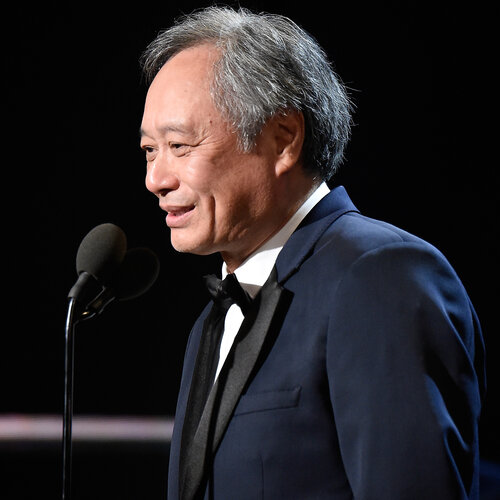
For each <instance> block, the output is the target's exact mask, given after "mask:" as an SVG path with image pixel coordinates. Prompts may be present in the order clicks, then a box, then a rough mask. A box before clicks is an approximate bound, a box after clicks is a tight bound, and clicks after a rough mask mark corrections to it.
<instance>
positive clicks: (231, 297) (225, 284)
mask: <svg viewBox="0 0 500 500" xmlns="http://www.w3.org/2000/svg"><path fill="white" fill-rule="evenodd" d="M204 279H205V284H206V286H207V289H208V292H209V293H210V295H211V296H212V299H213V300H214V302H215V303H216V304H218V305H219V306H220V307H221V308H222V309H224V310H227V309H229V308H230V307H231V305H232V304H237V305H238V306H239V307H240V308H241V310H242V312H243V314H246V312H247V310H248V307H249V306H250V304H251V302H252V299H251V298H250V296H249V295H248V293H247V292H246V291H245V290H243V288H242V287H241V285H240V283H239V281H238V278H236V275H235V274H228V275H227V276H226V277H225V278H224V279H223V280H221V279H219V278H217V276H215V275H213V274H210V275H208V276H204Z"/></svg>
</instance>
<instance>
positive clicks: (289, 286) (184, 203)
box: [141, 7, 484, 500]
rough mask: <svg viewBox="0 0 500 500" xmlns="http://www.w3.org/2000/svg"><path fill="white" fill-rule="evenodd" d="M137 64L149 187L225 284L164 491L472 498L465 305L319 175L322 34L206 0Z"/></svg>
mask: <svg viewBox="0 0 500 500" xmlns="http://www.w3.org/2000/svg"><path fill="white" fill-rule="evenodd" d="M143 64H144V70H145V73H146V75H147V76H148V78H149V80H150V81H151V85H150V87H149V90H148V95H147V98H146V103H145V109H144V116H143V121H142V138H141V146H142V148H143V149H144V151H145V152H146V158H147V176H146V185H147V188H148V189H149V190H150V191H151V192H153V193H154V194H155V195H156V196H157V197H158V199H159V203H160V207H161V208H162V209H163V210H165V211H166V212H167V217H166V223H167V225H168V226H169V227H170V229H171V241H172V245H173V246H174V248H176V249H177V250H178V251H180V252H191V253H195V254H202V255H206V254H211V253H214V252H220V254H221V256H222V258H223V260H224V266H223V270H222V275H223V277H226V275H227V276H229V278H228V280H226V282H227V281H229V282H230V283H231V286H232V287H233V288H234V289H236V290H239V297H237V298H236V299H235V300H236V303H234V304H232V305H231V306H230V308H229V310H228V311H227V313H225V310H223V307H222V306H221V305H218V304H219V303H218V302H214V305H212V304H209V305H208V306H207V308H206V309H205V310H204V311H203V312H202V314H201V316H200V317H199V318H198V320H197V321H196V323H195V325H194V327H193V330H192V332H191V335H190V338H189V341H188V345H187V350H186V355H185V364H184V369H183V375H182V381H181V387H180V393H179V398H178V405H177V411H176V416H175V429H174V434H173V438H172V444H171V455H170V470H169V485H168V489H169V498H170V499H172V500H173V499H177V498H182V499H192V498H216V499H239V500H240V499H247V498H248V499H256V498H272V499H287V500H290V499H312V498H315V499H323V498H324V499H326V498H329V499H330V498H333V499H348V498H356V499H369V498H370V499H384V500H388V499H395V500H396V499H397V500H402V499H410V498H411V499H440V500H443V499H451V498H453V499H456V498H477V485H478V436H477V420H478V416H479V412H480V407H481V399H482V393H483V384H484V380H483V372H484V367H483V344H482V338H481V332H480V327H479V324H478V321H477V319H476V316H475V313H474V310H473V308H472V305H471V304H470V301H469V299H468V296H467V294H466V292H465V290H464V289H463V287H462V285H461V283H460V281H459V279H458V277H457V276H456V274H455V273H454V271H453V269H451V267H450V265H449V264H448V263H447V261H446V260H445V258H444V257H443V256H442V255H441V254H440V253H439V252H438V251H437V250H436V249H435V248H433V247H432V246H431V245H429V244H428V243H426V242H424V241H422V240H420V239H418V238H416V237H415V236H413V235H410V234H408V233H406V232H404V231H402V230H400V229H398V228H395V227H393V226H391V225H389V224H386V223H383V222H380V221H375V220H372V219H369V218H367V217H365V216H363V215H361V214H360V213H359V212H358V210H357V209H356V207H355V206H354V205H353V204H352V202H351V201H350V199H349V198H348V196H347V193H346V192H345V190H344V189H343V188H342V187H337V188H335V189H333V190H332V191H331V192H330V190H329V189H328V187H327V185H326V183H325V181H327V180H328V179H330V178H331V176H332V175H333V174H334V172H335V170H336V168H337V167H338V165H339V163H340V162H341V160H342V156H343V149H344V146H345V144H346V142H347V140H348V137H349V129H350V124H351V119H350V104H349V99H348V98H347V96H346V93H345V90H344V89H343V87H342V85H341V83H340V82H339V79H338V78H337V77H336V75H335V74H334V73H333V72H332V70H331V68H330V66H329V64H328V61H327V59H326V57H325V55H324V53H323V51H322V50H321V48H319V47H318V46H317V44H316V43H315V42H314V40H313V39H312V38H311V37H310V36H309V35H307V34H306V33H304V31H303V30H301V29H300V28H299V27H297V26H296V25H295V24H294V23H293V22H291V21H290V20H288V19H286V18H283V17H279V16H271V15H264V14H259V15H255V14H252V13H250V12H248V11H246V10H239V11H234V10H231V9H226V8H215V7H213V8H208V9H205V10H202V11H198V12H196V13H194V14H193V15H190V16H187V17H186V18H184V19H183V20H182V21H181V22H179V23H177V24H176V25H175V26H174V27H172V28H171V29H169V30H167V31H165V32H164V33H161V34H160V35H159V36H158V37H157V39H156V40H155V41H154V42H153V43H152V44H151V45H150V46H149V47H148V49H147V51H146V53H145V55H144V59H143ZM235 277H236V278H237V279H234V278H235ZM238 282H239V283H240V284H241V286H242V288H243V290H244V292H242V291H241V289H240V288H238ZM211 286H212V288H216V289H220V288H221V287H222V286H224V285H220V284H216V285H211ZM218 311H222V315H224V313H225V317H224V321H225V322H224V331H223V334H222V340H220V341H218V340H217V339H215V340H213V339H212V338H211V337H210V332H212V331H214V329H215V327H213V326H212V323H213V321H215V319H216V313H217V312H218ZM211 342H212V344H213V343H215V344H216V349H215V351H214V353H212V351H211V350H210V349H211V347H210V343H211ZM218 342H220V343H218ZM214 360H215V361H214Z"/></svg>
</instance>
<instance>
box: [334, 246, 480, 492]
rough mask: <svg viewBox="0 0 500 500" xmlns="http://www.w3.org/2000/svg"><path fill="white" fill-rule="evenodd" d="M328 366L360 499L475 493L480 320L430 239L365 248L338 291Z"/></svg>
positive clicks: (347, 461)
mask: <svg viewBox="0 0 500 500" xmlns="http://www.w3.org/2000/svg"><path fill="white" fill-rule="evenodd" d="M332 302H333V309H332V314H331V316H330V320H329V331H328V349H327V370H328V378H329V387H330V397H331V402H332V407H333V413H334V418H335V424H336V428H337V432H338V437H339V443H340V449H341V455H342V459H343V462H344V466H345V470H346V474H347V476H348V479H349V482H350V484H351V488H352V490H353V493H354V498H355V499H356V500H367V499H381V498H383V499H384V500H405V499H424V498H425V499H440V500H446V499H459V498H477V483H478V477H477V470H478V467H477V465H478V451H477V449H478V436H477V422H478V417H479V412H480V407H481V398H482V387H483V374H484V366H483V345H482V338H481V332H480V327H479V324H478V322H477V319H476V317H475V313H474V310H473V308H472V306H471V304H470V301H469V299H468V296H467V294H466V293H465V291H464V289H463V287H462V285H461V283H460V281H459V280H458V278H457V276H456V274H455V273H454V271H453V269H452V268H451V267H450V266H449V264H448V263H447V262H446V261H445V259H444V258H443V257H442V256H441V254H439V253H438V252H437V251H436V250H435V249H433V248H432V247H429V246H426V245H424V244H422V245H420V244H414V243H412V244H408V243H400V244H392V245H389V246H386V247H383V248H381V249H377V250H374V251H371V252H369V253H367V254H364V255H363V256H362V257H360V258H359V259H358V260H357V261H356V262H355V263H354V264H353V265H352V266H351V267H350V268H349V269H348V270H347V272H346V274H345V276H344V278H343V280H342V281H341V283H340V285H339V287H338V289H337V290H336V293H335V295H334V297H333V301H332Z"/></svg>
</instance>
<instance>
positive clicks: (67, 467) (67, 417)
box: [62, 297, 78, 500]
mask: <svg viewBox="0 0 500 500" xmlns="http://www.w3.org/2000/svg"><path fill="white" fill-rule="evenodd" d="M75 311H76V301H75V299H74V297H70V299H69V305H68V314H67V317H66V332H65V348H64V418H63V475H62V477H63V485H62V500H70V498H71V458H72V457H71V453H72V446H71V444H72V442H71V433H72V421H73V374H74V369H73V361H74V355H75V348H74V336H75V325H76V323H77V322H78V319H76V320H75Z"/></svg>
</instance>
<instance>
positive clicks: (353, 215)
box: [316, 212, 437, 258]
mask: <svg viewBox="0 0 500 500" xmlns="http://www.w3.org/2000/svg"><path fill="white" fill-rule="evenodd" d="M394 244H402V245H403V246H404V245H405V244H408V245H410V246H414V245H417V246H420V247H421V248H423V249H427V250H428V251H431V252H432V253H434V252H437V249H436V248H435V247H434V246H433V245H431V244H430V243H428V242H427V241H425V240H423V239H422V238H419V237H418V236H415V235H413V234H411V233H409V232H407V231H405V230H403V229H401V228H399V227H396V226H394V225H392V224H389V223H387V222H384V221H381V220H377V219H372V218H370V217H366V216H364V215H361V214H360V213H357V212H349V213H347V214H344V215H343V216H341V217H339V218H338V219H337V220H336V221H335V222H334V223H333V224H332V225H331V226H330V227H329V228H328V229H327V230H326V231H325V232H324V234H323V235H322V237H321V238H320V239H319V240H318V242H317V245H316V251H321V249H322V248H323V247H330V248H331V249H332V250H333V249H336V250H338V251H341V252H342V253H351V254H352V255H353V257H354V258H357V257H359V256H361V255H363V254H365V253H367V252H371V251H374V250H377V249H382V248H383V247H386V246H390V245H394Z"/></svg>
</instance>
